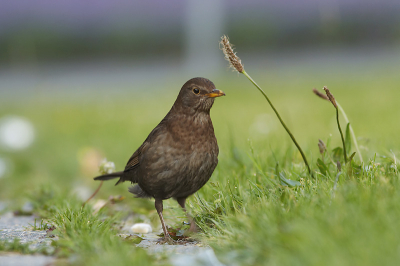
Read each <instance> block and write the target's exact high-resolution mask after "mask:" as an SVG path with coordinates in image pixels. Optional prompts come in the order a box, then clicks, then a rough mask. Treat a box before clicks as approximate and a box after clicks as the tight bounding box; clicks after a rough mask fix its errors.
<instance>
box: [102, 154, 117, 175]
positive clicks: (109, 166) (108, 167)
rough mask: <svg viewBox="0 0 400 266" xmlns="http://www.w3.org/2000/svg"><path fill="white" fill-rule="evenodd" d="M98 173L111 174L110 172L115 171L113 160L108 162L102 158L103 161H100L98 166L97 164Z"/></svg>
mask: <svg viewBox="0 0 400 266" xmlns="http://www.w3.org/2000/svg"><path fill="white" fill-rule="evenodd" d="M99 168H100V169H99V170H100V173H102V174H103V175H104V174H111V173H112V172H114V171H115V164H114V162H108V161H107V159H106V158H104V160H103V161H101V163H100V166H99Z"/></svg>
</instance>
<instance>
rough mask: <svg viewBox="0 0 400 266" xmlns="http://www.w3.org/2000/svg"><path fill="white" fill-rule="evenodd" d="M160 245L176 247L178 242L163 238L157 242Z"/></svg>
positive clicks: (167, 237) (168, 237)
mask: <svg viewBox="0 0 400 266" xmlns="http://www.w3.org/2000/svg"><path fill="white" fill-rule="evenodd" d="M158 243H159V244H160V245H163V244H168V245H177V244H178V242H177V241H175V240H173V239H172V238H171V237H170V236H164V238H162V239H161V240H159V242H158Z"/></svg>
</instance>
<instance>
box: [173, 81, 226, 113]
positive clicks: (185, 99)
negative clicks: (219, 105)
mask: <svg viewBox="0 0 400 266" xmlns="http://www.w3.org/2000/svg"><path fill="white" fill-rule="evenodd" d="M224 95H225V93H224V92H223V91H221V90H217V89H216V88H215V85H214V83H212V82H211V81H210V80H208V79H206V78H192V79H190V80H188V81H187V82H186V83H185V84H184V85H183V86H182V89H181V91H180V92H179V95H178V98H177V99H176V102H175V104H174V105H175V107H178V106H176V105H179V107H183V108H185V109H186V108H189V109H190V110H192V111H197V112H209V111H210V109H211V107H212V105H213V103H214V98H216V97H220V96H224Z"/></svg>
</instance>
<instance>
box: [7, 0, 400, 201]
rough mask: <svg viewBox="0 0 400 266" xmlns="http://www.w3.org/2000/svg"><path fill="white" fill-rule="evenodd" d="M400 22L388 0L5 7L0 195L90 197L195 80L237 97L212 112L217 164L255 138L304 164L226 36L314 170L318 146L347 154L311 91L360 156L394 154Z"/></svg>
mask: <svg viewBox="0 0 400 266" xmlns="http://www.w3.org/2000/svg"><path fill="white" fill-rule="evenodd" d="M399 14H400V2H399V1H392V0H382V1H372V0H371V1H369V0H364V1H361V0H313V1H293V0H291V1H279V0H271V1H261V0H249V1H238V0H230V1H228V0H204V1H195V0H188V1H182V0H170V1H161V0H159V1H155V0H153V1H139V0H129V1H128V0H116V1H104V0H100V1H90V0H88V1H77V0H72V1H50V0H33V1H0V199H3V200H4V199H18V198H19V197H20V196H21V195H23V194H24V193H30V192H31V191H33V190H34V189H35V187H37V186H39V185H42V184H51V185H52V186H56V187H59V188H60V189H68V190H71V191H72V190H73V191H76V193H77V194H79V195H81V197H82V198H85V197H88V196H89V195H90V193H91V192H93V190H94V189H95V187H96V185H97V184H96V183H95V182H93V180H92V177H93V176H95V175H97V174H98V164H99V162H100V161H101V160H102V159H103V158H105V157H107V159H108V160H111V161H114V162H115V164H116V167H117V169H122V168H123V167H124V165H125V163H126V161H127V159H128V158H129V157H130V156H131V154H132V153H133V152H134V151H135V149H136V148H137V147H138V146H139V145H140V144H141V143H142V141H143V140H144V139H145V138H146V136H147V135H148V133H149V132H150V131H151V130H152V129H153V128H154V127H155V126H156V125H157V124H158V122H159V121H161V119H162V118H163V117H164V115H165V114H166V113H167V112H168V110H169V108H170V107H171V106H172V104H173V102H174V100H175V98H176V96H177V93H178V91H179V89H180V87H181V86H182V85H183V84H184V82H186V81H187V80H188V79H190V78H192V77H196V76H203V77H207V78H209V79H211V80H212V81H214V83H215V84H216V86H217V88H219V89H222V90H223V91H224V92H225V93H226V95H227V96H226V97H223V98H219V99H217V100H216V103H215V105H214V107H213V109H212V118H213V121H214V126H215V130H216V135H217V138H218V141H219V144H220V147H221V155H220V165H222V166H221V167H223V166H224V165H228V162H227V161H229V160H230V158H231V157H229V156H228V155H229V154H231V153H232V152H235V154H236V153H237V154H239V155H238V156H239V158H240V159H239V160H243V161H246V160H247V159H246V158H247V155H246V154H247V153H248V151H249V146H250V144H249V142H251V143H253V145H254V147H256V148H255V151H256V152H257V153H260V154H262V153H270V152H271V151H274V152H275V153H276V154H277V156H278V158H282V157H279V156H283V155H284V154H286V153H287V151H288V150H289V151H291V153H292V154H293V155H292V157H293V158H294V160H295V161H297V162H298V163H301V157H300V156H299V155H298V154H297V153H296V151H295V150H294V148H293V147H292V144H291V142H290V140H289V138H287V136H286V135H285V132H284V131H283V129H282V128H281V126H280V125H279V123H278V121H277V119H276V117H275V116H274V114H273V113H272V110H271V108H270V107H269V106H268V105H267V103H266V102H265V100H264V99H263V98H262V96H261V94H259V93H258V91H256V90H255V88H254V87H253V86H252V85H251V84H250V83H249V82H248V81H247V80H246V79H245V77H243V76H242V75H239V74H237V73H233V72H231V71H230V70H228V63H227V62H225V61H224V58H223V54H222V52H221V51H220V50H219V45H218V42H219V40H220V38H221V36H222V35H224V34H226V35H228V36H229V37H230V40H231V42H232V43H233V44H235V45H236V51H237V52H238V55H239V56H240V58H241V59H242V62H243V64H244V66H245V69H246V71H247V72H248V73H249V74H250V75H251V76H252V77H253V78H254V79H255V80H256V81H257V82H258V83H259V85H261V87H262V88H264V90H265V91H266V92H267V94H269V95H270V98H271V100H272V101H273V102H274V103H275V105H276V107H277V109H278V110H279V111H280V112H281V115H282V116H283V118H284V120H285V121H287V124H288V126H289V127H290V128H291V129H292V131H293V133H294V135H295V136H296V137H297V139H298V141H299V143H300V145H301V146H302V147H303V148H304V149H305V150H306V153H307V154H308V156H309V157H310V158H312V161H313V165H314V167H315V160H316V157H317V156H318V146H317V143H318V139H319V138H321V139H323V140H324V141H326V140H327V139H328V138H329V136H331V139H332V143H333V145H336V144H337V145H339V144H340V138H339V136H338V135H337V131H336V130H337V129H336V124H335V116H334V109H333V108H332V106H331V105H330V104H329V103H327V102H324V101H322V100H320V99H318V98H317V97H315V96H314V95H313V94H312V92H311V89H312V88H314V87H315V88H317V89H321V88H322V87H323V86H324V85H327V86H328V88H329V89H330V90H331V92H332V93H333V94H334V96H335V97H336V99H337V100H338V101H339V102H340V103H341V105H342V106H343V108H344V109H345V111H346V112H347V114H348V116H349V119H350V121H351V122H352V125H353V127H354V130H355V133H356V135H357V137H358V138H359V141H360V145H361V148H362V153H363V157H364V160H368V159H369V158H372V157H373V156H374V154H375V153H380V154H383V155H388V156H392V154H397V152H398V150H399V148H400V141H399V137H398V132H399V117H400V108H399V106H398V103H397V99H399V96H400V93H399V91H400V90H399V89H400V75H399V66H400V15H399ZM289 161H290V160H289ZM265 163H266V164H269V163H270V164H271V165H272V166H273V165H274V163H275V162H265ZM112 185H113V184H107V186H105V187H106V188H105V189H104V188H103V189H104V190H105V191H110V190H111V191H113V192H116V193H117V192H118V193H124V194H126V187H127V185H123V186H119V187H116V188H114V187H113V186H112ZM103 193H105V194H106V193H108V192H103Z"/></svg>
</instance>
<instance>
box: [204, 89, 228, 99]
mask: <svg viewBox="0 0 400 266" xmlns="http://www.w3.org/2000/svg"><path fill="white" fill-rule="evenodd" d="M205 95H206V96H207V97H209V98H215V97H220V96H225V93H224V92H223V91H220V90H217V89H214V90H212V92H210V93H207V94H205Z"/></svg>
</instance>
